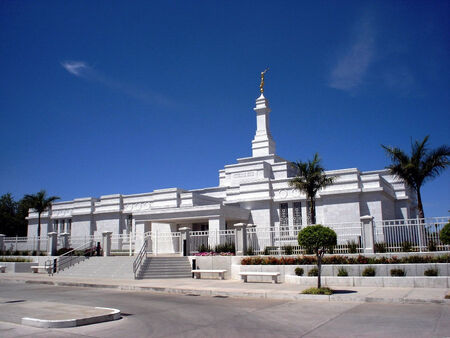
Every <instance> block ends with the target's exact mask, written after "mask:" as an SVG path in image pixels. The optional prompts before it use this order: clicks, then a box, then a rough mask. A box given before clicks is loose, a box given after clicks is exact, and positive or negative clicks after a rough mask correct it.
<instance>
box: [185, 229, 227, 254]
mask: <svg viewBox="0 0 450 338" xmlns="http://www.w3.org/2000/svg"><path fill="white" fill-rule="evenodd" d="M189 235H190V251H191V253H199V252H211V251H215V252H228V251H234V246H235V243H234V242H235V231H234V230H232V229H231V230H212V231H191V232H190V233H189Z"/></svg>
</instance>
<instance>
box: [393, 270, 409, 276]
mask: <svg viewBox="0 0 450 338" xmlns="http://www.w3.org/2000/svg"><path fill="white" fill-rule="evenodd" d="M405 275H406V273H405V270H403V269H391V276H392V277H405Z"/></svg>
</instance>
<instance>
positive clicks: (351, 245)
mask: <svg viewBox="0 0 450 338" xmlns="http://www.w3.org/2000/svg"><path fill="white" fill-rule="evenodd" d="M347 250H348V252H349V253H351V254H354V253H356V252H357V250H358V244H357V243H356V242H355V241H353V240H352V241H347Z"/></svg>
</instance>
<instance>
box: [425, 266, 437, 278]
mask: <svg viewBox="0 0 450 338" xmlns="http://www.w3.org/2000/svg"><path fill="white" fill-rule="evenodd" d="M423 275H424V276H427V277H436V276H438V275H439V270H438V269H437V268H436V269H433V268H429V269H426V270H425V271H424V272H423Z"/></svg>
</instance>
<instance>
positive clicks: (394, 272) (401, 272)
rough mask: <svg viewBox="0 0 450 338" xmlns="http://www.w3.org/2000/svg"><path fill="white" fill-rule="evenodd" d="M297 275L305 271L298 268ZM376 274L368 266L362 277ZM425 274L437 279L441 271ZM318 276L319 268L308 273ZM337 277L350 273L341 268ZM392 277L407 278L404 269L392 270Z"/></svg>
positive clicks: (310, 275) (433, 269) (428, 271)
mask: <svg viewBox="0 0 450 338" xmlns="http://www.w3.org/2000/svg"><path fill="white" fill-rule="evenodd" d="M295 274H296V275H297V276H303V274H304V270H303V269H302V268H296V269H295ZM375 274H376V270H375V269H374V268H373V267H371V266H368V267H367V268H365V269H364V270H363V272H362V273H361V275H362V276H363V277H374V276H375ZM423 274H424V276H427V277H436V276H438V275H439V270H438V269H435V268H429V269H427V270H425V271H424V273H423ZM318 275H319V270H318V269H317V268H312V269H311V270H309V271H308V276H309V277H314V276H318ZM337 275H338V277H348V271H347V270H346V269H345V268H343V267H340V268H339V269H338V274H337ZM391 276H392V277H404V276H406V272H405V270H403V269H391Z"/></svg>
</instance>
